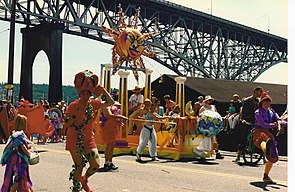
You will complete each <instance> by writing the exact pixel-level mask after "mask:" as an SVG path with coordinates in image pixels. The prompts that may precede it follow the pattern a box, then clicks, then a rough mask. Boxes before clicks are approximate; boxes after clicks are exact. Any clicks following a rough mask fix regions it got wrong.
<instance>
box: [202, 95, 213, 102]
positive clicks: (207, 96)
mask: <svg viewBox="0 0 295 192" xmlns="http://www.w3.org/2000/svg"><path fill="white" fill-rule="evenodd" d="M209 100H214V98H213V97H211V95H206V96H205V99H204V102H206V101H209Z"/></svg>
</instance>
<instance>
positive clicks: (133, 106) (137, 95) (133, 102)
mask: <svg viewBox="0 0 295 192" xmlns="http://www.w3.org/2000/svg"><path fill="white" fill-rule="evenodd" d="M141 91H142V88H141V87H140V86H138V85H136V86H135V88H134V89H133V92H134V94H132V95H131V96H130V98H129V108H128V115H131V114H132V113H133V112H135V111H137V110H138V109H140V108H141V107H142V104H143V95H142V94H141ZM129 124H130V125H129V126H128V134H129V135H132V134H133V126H134V121H132V120H130V121H129Z"/></svg>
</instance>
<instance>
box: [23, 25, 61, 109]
mask: <svg viewBox="0 0 295 192" xmlns="http://www.w3.org/2000/svg"><path fill="white" fill-rule="evenodd" d="M63 28H64V26H63V24H49V23H42V24H41V25H38V26H36V27H33V28H22V29H21V33H22V35H23V39H22V40H23V43H22V58H21V77H20V96H24V98H25V99H27V100H29V101H31V102H33V87H32V83H33V81H32V78H33V63H34V60H35V57H36V55H37V54H38V52H39V51H41V50H43V51H44V52H45V53H46V55H47V57H48V60H49V65H50V67H49V70H50V72H49V91H48V101H49V102H55V103H57V102H58V101H61V100H62V33H63Z"/></svg>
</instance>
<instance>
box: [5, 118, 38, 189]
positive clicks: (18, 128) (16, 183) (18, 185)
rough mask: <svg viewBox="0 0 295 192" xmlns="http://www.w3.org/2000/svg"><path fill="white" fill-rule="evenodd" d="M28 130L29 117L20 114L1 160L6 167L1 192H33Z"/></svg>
mask: <svg viewBox="0 0 295 192" xmlns="http://www.w3.org/2000/svg"><path fill="white" fill-rule="evenodd" d="M26 128H27V117H26V116H24V115H20V114H18V115H17V116H16V118H15V121H14V131H13V132H12V135H11V136H10V138H9V141H8V142H7V145H6V147H5V149H4V151H3V155H2V158H1V164H2V165H6V169H5V174H4V181H3V185H2V187H1V191H3V192H6V191H23V192H31V191H33V189H32V185H33V184H32V181H31V179H30V174H29V163H28V161H29V158H30V152H29V149H30V145H29V144H31V141H30V140H28V139H27V136H26V135H25V133H24V131H25V130H26Z"/></svg>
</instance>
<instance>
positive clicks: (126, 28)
mask: <svg viewBox="0 0 295 192" xmlns="http://www.w3.org/2000/svg"><path fill="white" fill-rule="evenodd" d="M118 10H119V12H118V16H119V21H118V28H107V27H105V26H103V25H101V28H102V29H103V30H104V31H105V32H106V33H107V34H108V35H109V36H111V37H113V38H114V41H115V45H114V47H113V53H112V61H113V74H115V73H116V72H117V71H118V70H119V69H120V67H121V65H122V64H123V63H128V64H129V66H130V67H131V68H132V71H133V74H134V76H135V79H136V80H137V81H138V73H137V70H138V69H145V66H144V63H143V59H142V58H141V55H144V56H147V57H155V56H156V55H155V53H153V52H151V51H149V50H148V48H147V47H146V43H145V42H146V40H147V39H148V38H149V37H151V36H152V35H153V34H154V32H148V33H141V32H140V30H138V29H137V23H138V22H137V20H138V18H139V16H140V15H139V10H140V9H139V8H138V9H137V10H136V13H135V15H134V17H133V19H132V21H131V24H130V23H129V24H126V23H125V16H124V13H123V10H122V8H121V5H120V4H119V6H118ZM131 63H132V64H131Z"/></svg>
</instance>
